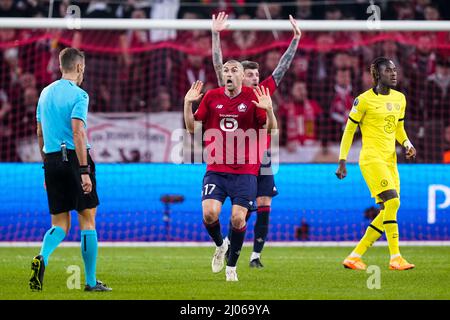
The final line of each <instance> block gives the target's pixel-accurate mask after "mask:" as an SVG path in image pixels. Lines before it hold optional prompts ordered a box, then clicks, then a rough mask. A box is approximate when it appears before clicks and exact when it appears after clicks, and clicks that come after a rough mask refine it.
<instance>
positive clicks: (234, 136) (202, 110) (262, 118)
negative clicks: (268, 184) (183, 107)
mask: <svg viewBox="0 0 450 320" xmlns="http://www.w3.org/2000/svg"><path fill="white" fill-rule="evenodd" d="M252 100H254V101H258V99H257V98H256V96H255V94H254V93H253V89H252V88H250V87H242V91H241V93H240V94H239V95H237V96H236V97H233V98H230V97H228V96H227V95H226V94H225V88H224V87H221V88H217V89H213V90H209V91H208V92H207V93H206V95H205V96H204V98H203V99H202V102H201V103H200V106H199V107H198V109H197V111H196V112H195V114H194V119H195V120H197V121H202V122H203V128H204V130H205V132H204V139H205V148H206V151H207V152H206V153H207V159H206V162H207V163H208V166H207V169H206V170H207V171H216V172H226V173H233V174H253V175H258V171H259V167H260V165H261V155H262V152H264V150H261V148H260V146H259V144H260V143H259V136H260V135H261V133H260V132H259V129H262V127H263V126H264V125H265V124H266V119H267V113H266V110H264V109H261V108H258V107H257V106H255V104H254V103H253V102H252ZM208 129H210V130H208ZM213 129H215V130H213ZM249 129H250V130H249ZM216 135H217V136H219V141H218V138H216V137H215V136H216ZM220 137H221V138H222V141H220ZM262 149H265V145H263V147H262Z"/></svg>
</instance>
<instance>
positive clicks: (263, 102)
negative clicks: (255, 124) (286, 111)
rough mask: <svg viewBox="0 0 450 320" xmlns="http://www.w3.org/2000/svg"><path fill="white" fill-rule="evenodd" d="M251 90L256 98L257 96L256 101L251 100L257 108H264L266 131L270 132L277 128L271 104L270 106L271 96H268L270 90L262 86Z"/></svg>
mask: <svg viewBox="0 0 450 320" xmlns="http://www.w3.org/2000/svg"><path fill="white" fill-rule="evenodd" d="M253 92H254V93H255V95H256V98H258V101H252V102H253V103H254V104H255V105H256V106H257V107H258V108H261V109H264V110H266V116H267V120H266V129H267V132H268V133H269V134H270V133H271V131H272V130H276V129H278V123H277V118H276V117H275V114H274V112H273V106H272V98H271V97H270V90H269V88H264V87H256V88H255V89H253Z"/></svg>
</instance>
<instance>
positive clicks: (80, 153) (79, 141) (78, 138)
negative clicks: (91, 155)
mask: <svg viewBox="0 0 450 320" xmlns="http://www.w3.org/2000/svg"><path fill="white" fill-rule="evenodd" d="M72 131H73V143H74V144H75V151H76V153H77V158H78V162H79V163H80V166H87V165H88V161H87V149H86V130H85V128H84V122H83V120H80V119H74V118H72Z"/></svg>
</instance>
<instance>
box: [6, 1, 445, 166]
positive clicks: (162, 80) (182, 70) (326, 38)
mask: <svg viewBox="0 0 450 320" xmlns="http://www.w3.org/2000/svg"><path fill="white" fill-rule="evenodd" d="M320 3H321V5H316V4H315V3H314V1H311V0H297V1H293V2H289V3H286V2H283V3H279V2H277V1H270V2H261V1H248V0H235V1H217V2H212V1H208V0H204V1H189V2H183V1H176V0H160V1H138V0H128V1H125V0H124V1H97V0H93V1H68V0H62V1H55V2H54V3H53V4H52V6H50V7H51V8H53V9H52V10H51V12H50V16H52V17H66V16H67V15H70V14H73V12H74V11H73V8H71V7H70V6H71V5H77V6H79V8H80V13H81V16H82V17H85V18H133V19H148V18H150V19H175V18H179V19H197V18H200V19H210V18H211V15H212V14H214V13H217V12H219V11H226V12H227V13H228V14H229V15H230V17H229V19H233V18H237V19H252V18H257V19H287V17H288V15H289V14H292V15H293V16H294V17H295V18H297V19H301V20H302V19H303V20H304V19H325V20H339V19H367V16H368V14H367V13H366V10H367V7H368V1H360V0H355V1H353V2H351V1H337V0H336V1H320ZM375 4H377V5H379V6H380V8H381V18H382V19H394V20H407V19H416V20H442V19H448V17H449V8H450V6H448V4H447V1H432V0H416V1H375ZM49 5H50V3H49V1H39V0H20V1H14V0H0V17H47V16H49ZM378 35H379V39H378V40H377V41H372V42H368V41H366V40H367V39H366V38H365V34H364V33H359V32H351V33H350V32H304V34H303V36H302V39H301V41H300V45H299V50H298V52H297V54H296V57H295V58H294V60H293V62H292V65H291V66H290V68H289V70H288V72H287V73H286V75H285V77H284V79H283V80H282V82H281V84H280V88H279V90H278V93H277V94H276V95H275V96H274V101H275V104H276V111H277V115H278V118H279V122H280V124H281V142H282V145H284V146H286V148H287V150H288V151H289V152H296V150H298V148H300V147H301V146H304V145H309V144H320V145H321V146H322V147H323V149H324V150H325V151H326V150H327V147H328V146H329V145H330V144H333V143H338V142H339V140H340V137H341V135H342V130H343V127H344V126H345V122H346V119H347V115H348V112H349V110H350V109H351V106H352V103H353V100H354V98H355V97H356V95H357V94H359V93H360V92H362V91H365V90H367V89H369V88H371V87H372V79H371V75H370V73H369V64H370V61H372V59H374V58H375V57H377V56H381V55H382V56H386V57H389V58H391V59H392V60H393V61H394V62H395V63H396V65H397V68H398V72H399V76H398V78H399V90H401V91H402V92H404V93H405V94H406V96H407V101H408V106H407V116H406V117H407V121H406V126H407V130H408V132H409V134H410V136H411V137H410V138H411V140H412V141H413V142H414V143H415V145H416V147H417V149H418V150H420V151H421V152H419V154H418V159H417V160H418V161H419V162H448V163H450V134H449V133H450V99H449V96H448V94H449V92H448V91H449V88H450V35H449V33H448V32H422V33H408V32H403V33H398V34H394V33H385V34H381V33H380V34H378ZM221 37H222V48H223V52H224V59H227V58H231V57H232V58H237V59H241V60H244V59H249V60H255V61H257V62H259V64H260V68H261V69H260V75H261V81H262V80H263V79H265V78H266V77H268V76H270V74H271V73H272V72H273V70H274V69H275V68H276V66H277V64H278V62H279V60H280V58H281V56H282V54H283V52H284V50H285V49H286V48H287V46H288V44H289V41H290V39H291V37H292V34H291V33H289V32H257V31H226V32H222V33H221ZM408 39H410V40H411V39H413V40H414V41H408ZM401 40H404V41H401ZM65 46H75V47H78V48H81V49H82V50H83V51H84V52H85V54H86V57H87V59H86V64H87V65H86V76H85V82H84V83H83V88H85V89H86V90H87V91H88V92H89V95H90V111H92V112H161V111H180V110H181V108H182V101H183V97H184V94H185V92H186V91H187V90H188V88H189V86H190V84H191V83H192V82H193V81H194V80H196V79H200V80H202V81H203V82H205V83H206V89H210V88H214V87H216V86H217V80H216V78H215V73H214V69H213V65H212V61H211V34H210V31H209V30H196V31H179V32H176V31H174V30H136V31H132V30H130V31H120V32H117V31H105V30H102V31H95V30H83V31H81V32H80V31H70V30H56V31H48V30H6V29H0V147H1V149H2V150H8V151H7V152H5V151H0V161H16V160H18V159H17V156H16V152H15V150H14V148H15V141H16V140H17V139H20V138H26V137H33V136H34V134H35V109H36V103H37V100H38V97H39V92H40V90H41V89H42V88H43V87H45V86H46V85H47V84H48V83H50V82H52V81H54V80H56V79H57V78H59V76H60V73H59V69H58V53H59V51H60V50H61V48H63V47H65ZM5 148H6V149H5ZM325 158H326V156H325ZM325 161H326V160H325Z"/></svg>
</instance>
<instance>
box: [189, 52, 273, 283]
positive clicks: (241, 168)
mask: <svg viewBox="0 0 450 320" xmlns="http://www.w3.org/2000/svg"><path fill="white" fill-rule="evenodd" d="M223 79H224V80H225V86H224V87H220V88H217V89H213V90H209V91H208V92H207V93H206V94H205V96H204V97H203V99H202V101H201V103H200V106H199V107H198V109H197V111H196V112H195V114H194V113H193V112H192V104H193V102H195V101H198V100H199V99H200V98H201V97H202V94H201V90H202V87H203V83H202V82H200V81H197V82H195V83H194V84H193V85H192V87H191V89H190V90H189V91H188V92H187V94H186V96H185V101H184V119H185V124H186V128H187V129H188V131H189V132H191V133H193V132H194V125H195V121H201V122H202V124H203V127H204V129H205V133H204V140H205V148H206V150H207V151H208V150H209V151H211V152H209V153H208V154H207V157H206V162H207V164H208V166H207V172H206V174H205V176H204V178H203V189H202V209H203V221H204V224H205V227H206V229H207V231H208V233H209V235H210V236H211V238H212V239H213V240H214V242H215V244H216V246H217V248H216V252H215V253H214V256H213V260H212V270H213V272H215V273H217V272H220V271H221V270H222V269H223V266H224V259H225V254H226V252H227V250H228V247H230V248H229V249H230V250H229V256H228V260H227V267H226V279H227V281H238V278H237V273H236V263H237V260H238V258H239V254H240V251H241V248H242V244H243V242H244V237H245V231H246V228H247V226H246V220H245V217H246V215H247V213H248V210H249V209H250V208H251V207H252V205H253V201H254V199H255V198H256V192H257V175H258V172H259V168H260V165H261V159H260V158H261V157H260V156H259V155H260V154H261V153H262V152H264V151H265V147H266V144H265V143H263V144H260V142H259V140H260V139H259V138H260V137H263V138H265V137H266V135H267V132H271V130H274V129H276V128H277V121H276V118H275V115H274V113H273V108H272V99H271V98H270V93H269V90H268V89H267V88H264V87H262V88H259V87H257V88H250V87H245V86H243V85H242V82H243V80H244V68H243V67H242V64H241V63H240V62H238V61H235V60H230V61H228V62H226V63H225V64H224V65H223ZM263 128H265V130H264V129H263ZM261 132H262V133H261ZM236 139H237V141H238V142H237V144H236V143H235V140H236ZM230 141H231V143H230ZM260 145H261V146H262V150H259V147H260ZM254 154H256V155H257V156H256V157H253V155H254ZM230 155H231V156H230ZM224 157H225V159H224ZM226 197H230V199H231V203H232V212H231V224H232V231H231V239H230V244H228V242H226V241H224V239H223V237H222V233H221V229H220V222H219V214H220V212H221V209H222V204H223V202H224V201H225V199H226Z"/></svg>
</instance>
